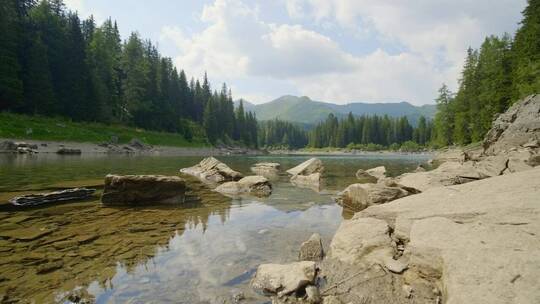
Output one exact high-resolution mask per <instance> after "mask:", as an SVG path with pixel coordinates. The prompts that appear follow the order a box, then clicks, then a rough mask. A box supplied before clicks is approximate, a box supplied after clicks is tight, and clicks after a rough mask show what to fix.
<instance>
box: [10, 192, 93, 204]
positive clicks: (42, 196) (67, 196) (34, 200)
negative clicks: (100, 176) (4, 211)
mask: <svg viewBox="0 0 540 304" xmlns="http://www.w3.org/2000/svg"><path fill="white" fill-rule="evenodd" d="M95 191H96V190H95V189H87V188H73V189H67V190H62V191H55V192H50V193H39V194H28V195H23V196H17V197H14V198H12V199H10V200H9V202H10V203H12V204H13V205H15V206H37V205H42V204H48V203H56V202H63V201H71V200H81V199H85V198H88V197H90V196H91V195H92V194H94V192H95Z"/></svg>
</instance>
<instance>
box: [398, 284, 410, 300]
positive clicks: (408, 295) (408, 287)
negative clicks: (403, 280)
mask: <svg viewBox="0 0 540 304" xmlns="http://www.w3.org/2000/svg"><path fill="white" fill-rule="evenodd" d="M401 288H402V289H403V292H404V293H405V297H406V298H408V299H410V298H411V297H412V293H413V289H412V287H411V286H410V285H407V284H405V285H403V286H402V287H401Z"/></svg>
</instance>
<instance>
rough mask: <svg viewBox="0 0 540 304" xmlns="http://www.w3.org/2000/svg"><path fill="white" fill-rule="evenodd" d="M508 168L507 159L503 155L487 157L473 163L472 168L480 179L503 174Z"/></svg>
mask: <svg viewBox="0 0 540 304" xmlns="http://www.w3.org/2000/svg"><path fill="white" fill-rule="evenodd" d="M507 166H508V157H507V156H505V155H496V156H488V157H486V158H483V159H482V160H481V161H479V162H476V163H474V168H475V169H476V170H477V171H478V173H479V174H480V176H481V177H482V178H485V177H492V176H497V175H501V174H503V172H504V170H506V168H507Z"/></svg>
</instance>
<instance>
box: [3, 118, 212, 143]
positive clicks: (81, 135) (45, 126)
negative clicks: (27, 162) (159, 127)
mask: <svg viewBox="0 0 540 304" xmlns="http://www.w3.org/2000/svg"><path fill="white" fill-rule="evenodd" d="M112 136H117V137H118V142H119V143H128V142H129V141H130V140H131V139H133V138H138V139H139V140H141V141H143V142H144V143H146V144H150V145H160V146H171V147H207V146H209V144H208V142H207V141H206V139H204V138H193V140H191V141H188V140H186V139H185V138H184V137H183V136H182V135H180V134H176V133H166V132H155V131H146V130H142V129H138V128H132V127H126V126H121V125H107V124H102V123H87V122H72V121H71V120H68V119H66V118H50V117H42V116H29V115H20V114H13V113H6V112H1V113H0V138H13V139H32V140H48V141H72V142H90V143H103V142H109V141H110V140H111V137H112Z"/></svg>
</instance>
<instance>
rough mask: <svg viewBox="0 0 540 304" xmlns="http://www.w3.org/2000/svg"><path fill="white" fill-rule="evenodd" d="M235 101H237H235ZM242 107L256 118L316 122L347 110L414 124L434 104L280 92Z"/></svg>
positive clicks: (428, 115) (429, 114) (432, 113)
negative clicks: (320, 98)
mask: <svg viewBox="0 0 540 304" xmlns="http://www.w3.org/2000/svg"><path fill="white" fill-rule="evenodd" d="M235 104H236V105H238V102H235ZM244 108H245V109H246V110H247V111H253V112H255V114H257V119H259V120H271V119H275V118H278V119H281V120H288V121H293V122H299V123H303V124H316V123H318V122H320V121H322V120H324V119H326V117H327V116H328V114H330V113H332V114H334V115H336V116H337V117H344V116H345V115H347V114H348V113H349V112H352V113H353V115H356V116H361V115H388V116H391V117H401V116H407V117H408V118H409V120H410V121H411V123H413V124H415V123H416V121H417V120H418V118H419V117H420V116H422V115H423V116H425V117H426V118H428V119H433V118H434V117H435V112H436V107H435V105H424V106H419V107H418V106H414V105H412V104H411V103H409V102H406V101H399V102H388V103H383V102H380V103H366V102H351V103H347V104H344V105H339V104H335V103H331V102H323V101H314V100H312V99H311V98H310V97H308V96H294V95H283V96H281V97H279V98H276V99H274V100H272V101H270V102H267V103H263V104H258V105H255V104H251V103H248V102H246V101H244Z"/></svg>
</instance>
